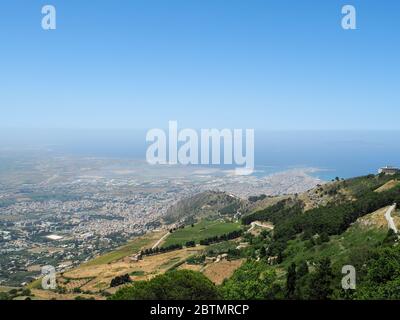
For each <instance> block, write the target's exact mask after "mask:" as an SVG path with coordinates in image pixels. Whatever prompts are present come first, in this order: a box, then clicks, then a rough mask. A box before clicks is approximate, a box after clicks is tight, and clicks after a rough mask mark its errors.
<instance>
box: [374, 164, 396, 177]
mask: <svg viewBox="0 0 400 320" xmlns="http://www.w3.org/2000/svg"><path fill="white" fill-rule="evenodd" d="M378 173H383V174H390V175H392V174H396V173H400V169H399V168H396V167H392V166H386V167H382V168H380V169H379V170H378Z"/></svg>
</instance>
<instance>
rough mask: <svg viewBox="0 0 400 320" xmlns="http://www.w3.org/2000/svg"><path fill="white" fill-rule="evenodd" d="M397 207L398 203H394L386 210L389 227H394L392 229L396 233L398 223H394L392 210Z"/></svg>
mask: <svg viewBox="0 0 400 320" xmlns="http://www.w3.org/2000/svg"><path fill="white" fill-rule="evenodd" d="M395 209H396V204H395V203H394V204H393V205H391V206H390V207H389V208H388V209H387V210H386V213H385V218H386V220H387V222H388V225H389V228H390V229H392V230H393V231H394V233H397V227H396V224H395V223H394V221H393V218H392V215H391V214H392V212H393V211H394V210H395Z"/></svg>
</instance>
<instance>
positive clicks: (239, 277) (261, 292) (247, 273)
mask: <svg viewBox="0 0 400 320" xmlns="http://www.w3.org/2000/svg"><path fill="white" fill-rule="evenodd" d="M275 280H276V274H275V271H274V270H273V269H272V268H271V267H270V266H269V265H268V264H267V263H266V262H265V261H262V260H260V261H258V262H257V261H247V262H245V263H244V264H243V265H242V266H241V267H240V268H239V269H237V270H236V271H235V272H234V274H233V275H232V277H231V278H229V279H228V280H226V281H225V282H224V283H223V285H222V287H221V293H222V296H223V298H224V299H228V300H263V299H274V298H276V296H277V295H279V291H281V290H280V288H278V287H277V286H276V285H275V284H274V282H275Z"/></svg>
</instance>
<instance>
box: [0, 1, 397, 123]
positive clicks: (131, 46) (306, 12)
mask: <svg viewBox="0 0 400 320" xmlns="http://www.w3.org/2000/svg"><path fill="white" fill-rule="evenodd" d="M45 4H53V5H55V7H56V9H57V30H55V31H44V30H42V29H41V18H42V14H41V8H42V6H43V5H45ZM345 4H352V5H354V6H355V7H356V9H357V28H358V29H357V30H352V31H345V30H343V29H342V28H341V23H340V22H341V17H342V15H341V8H342V6H343V5H345ZM399 17H400V2H399V1H397V0H392V1H390V0H363V1H355V0H347V1H338V0H321V1H317V0H303V1H297V0H296V1H295V0H291V1H290V0H279V1H277V0H274V1H269V0H140V1H139V0H130V1H124V0H119V1H111V0H101V1H100V0H99V1H75V0H68V1H66V0H65V1H57V0H48V1H46V2H44V1H36V0H30V1H26V0H7V1H1V3H0V43H1V46H0V88H1V90H0V114H1V117H0V128H2V129H4V128H67V129H68V128H127V129H145V128H154V127H166V126H167V125H168V121H169V120H178V123H179V126H180V127H193V128H209V127H217V128H224V127H227V128H255V129H258V130H260V129H263V130H280V129H282V130H291V129H311V130H314V129H315V130H316V129H397V128H398V127H399V118H400V108H399V102H400V96H399V88H400V58H399V57H400V41H399V39H400V37H399V35H400V18H399Z"/></svg>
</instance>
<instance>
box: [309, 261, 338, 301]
mask: <svg viewBox="0 0 400 320" xmlns="http://www.w3.org/2000/svg"><path fill="white" fill-rule="evenodd" d="M332 281H333V272H332V267H331V261H330V259H329V258H324V259H322V260H321V261H320V262H319V263H318V265H317V270H316V272H314V273H312V274H311V279H310V282H309V286H310V298H311V299H313V300H327V299H329V296H330V295H331V294H332V292H333V290H332Z"/></svg>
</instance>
